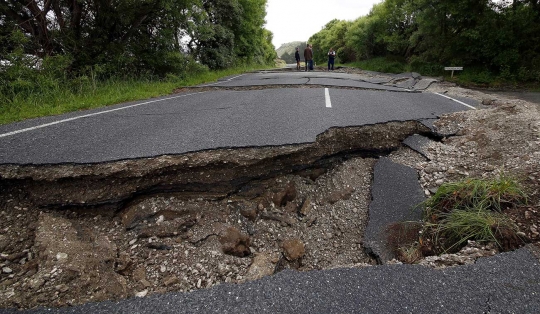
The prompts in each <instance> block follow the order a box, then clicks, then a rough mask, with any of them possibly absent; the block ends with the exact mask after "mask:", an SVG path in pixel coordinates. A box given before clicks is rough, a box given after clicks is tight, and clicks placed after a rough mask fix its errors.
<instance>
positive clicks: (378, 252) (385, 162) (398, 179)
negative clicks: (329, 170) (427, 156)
mask: <svg viewBox="0 0 540 314" xmlns="http://www.w3.org/2000/svg"><path fill="white" fill-rule="evenodd" d="M371 195H372V201H371V204H370V205H369V221H368V224H367V228H366V233H365V235H364V240H363V243H364V248H365V250H366V251H367V252H368V253H369V254H370V255H372V256H374V257H375V258H376V259H377V262H378V263H379V264H384V263H386V262H388V261H390V260H392V259H394V258H395V256H394V253H393V252H392V250H391V248H390V247H389V245H388V240H387V237H388V227H389V226H391V225H392V224H395V223H399V222H405V221H407V222H410V221H420V220H421V218H422V210H421V208H420V207H418V205H419V204H420V203H422V202H423V201H424V193H423V190H422V188H421V186H420V183H419V182H418V174H417V173H416V170H414V169H412V168H410V167H407V166H404V165H400V164H397V163H394V162H392V161H391V160H390V159H388V158H386V157H383V158H380V159H379V161H378V162H377V164H376V165H375V169H374V170H373V185H372V187H371Z"/></svg>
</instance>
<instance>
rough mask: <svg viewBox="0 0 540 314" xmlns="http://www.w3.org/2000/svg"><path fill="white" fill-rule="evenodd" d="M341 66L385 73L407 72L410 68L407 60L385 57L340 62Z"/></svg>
mask: <svg viewBox="0 0 540 314" xmlns="http://www.w3.org/2000/svg"><path fill="white" fill-rule="evenodd" d="M340 65H341V66H346V67H351V68H360V69H362V70H368V71H376V72H383V73H403V72H407V71H408V70H409V68H408V67H407V64H406V63H405V62H400V61H396V60H391V59H387V58H384V57H379V58H374V59H369V60H364V61H357V62H352V63H345V64H340Z"/></svg>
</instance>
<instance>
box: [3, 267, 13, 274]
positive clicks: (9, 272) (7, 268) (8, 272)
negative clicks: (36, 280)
mask: <svg viewBox="0 0 540 314" xmlns="http://www.w3.org/2000/svg"><path fill="white" fill-rule="evenodd" d="M2 272H3V273H4V274H11V273H12V272H13V269H11V268H9V267H7V266H6V267H3V268H2Z"/></svg>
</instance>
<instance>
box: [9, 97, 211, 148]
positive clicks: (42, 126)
mask: <svg viewBox="0 0 540 314" xmlns="http://www.w3.org/2000/svg"><path fill="white" fill-rule="evenodd" d="M201 93H204V92H199V93H192V94H186V95H180V96H174V97H169V98H163V99H156V100H152V101H147V102H143V103H140V104H134V105H129V106H125V107H121V108H115V109H110V110H106V111H100V112H95V113H90V114H85V115H82V116H78V117H73V118H68V119H63V120H58V121H54V122H50V123H45V124H41V125H37V126H33V127H31V128H26V129H21V130H17V131H12V132H8V133H4V134H0V138H2V137H6V136H10V135H15V134H19V133H23V132H28V131H33V130H37V129H41V128H45V127H48V126H51V125H55V124H60V123H64V122H69V121H73V120H77V119H82V118H88V117H92V116H97V115H100V114H104V113H109V112H113V111H119V110H124V109H128V108H133V107H138V106H142V105H147V104H151V103H154V102H159V101H163V100H170V99H175V98H180V97H186V96H191V95H196V94H201Z"/></svg>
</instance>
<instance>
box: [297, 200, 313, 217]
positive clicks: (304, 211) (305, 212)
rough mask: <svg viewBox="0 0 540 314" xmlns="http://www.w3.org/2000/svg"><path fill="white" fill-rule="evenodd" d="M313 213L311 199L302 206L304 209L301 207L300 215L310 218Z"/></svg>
mask: <svg viewBox="0 0 540 314" xmlns="http://www.w3.org/2000/svg"><path fill="white" fill-rule="evenodd" d="M310 212H311V199H310V198H308V199H306V200H305V201H304V204H302V207H300V211H299V213H300V214H301V215H303V216H308V215H309V213H310Z"/></svg>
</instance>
